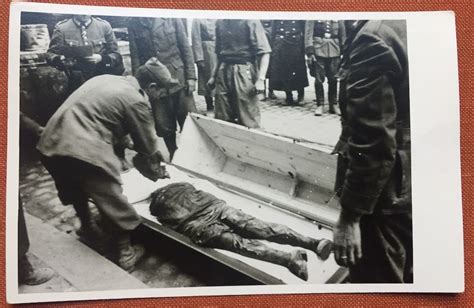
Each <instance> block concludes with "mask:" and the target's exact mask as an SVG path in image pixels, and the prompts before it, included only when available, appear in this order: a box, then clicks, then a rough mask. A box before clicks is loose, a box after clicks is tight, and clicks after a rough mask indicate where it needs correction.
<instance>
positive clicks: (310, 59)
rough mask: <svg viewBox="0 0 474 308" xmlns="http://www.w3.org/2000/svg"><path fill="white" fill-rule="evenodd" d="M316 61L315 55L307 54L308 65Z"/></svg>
mask: <svg viewBox="0 0 474 308" xmlns="http://www.w3.org/2000/svg"><path fill="white" fill-rule="evenodd" d="M316 62H318V61H317V60H316V56H315V55H310V56H308V65H313V64H314V63H316Z"/></svg>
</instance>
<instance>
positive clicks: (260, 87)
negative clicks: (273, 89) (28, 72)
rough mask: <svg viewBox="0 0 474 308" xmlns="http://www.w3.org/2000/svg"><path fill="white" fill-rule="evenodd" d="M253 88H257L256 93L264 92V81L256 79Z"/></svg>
mask: <svg viewBox="0 0 474 308" xmlns="http://www.w3.org/2000/svg"><path fill="white" fill-rule="evenodd" d="M255 90H257V94H262V93H265V81H264V80H262V79H258V80H257V82H255Z"/></svg>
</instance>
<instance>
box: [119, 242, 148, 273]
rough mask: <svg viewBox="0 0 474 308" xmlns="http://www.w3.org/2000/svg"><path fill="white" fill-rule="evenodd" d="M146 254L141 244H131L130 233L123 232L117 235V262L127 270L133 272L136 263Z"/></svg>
mask: <svg viewBox="0 0 474 308" xmlns="http://www.w3.org/2000/svg"><path fill="white" fill-rule="evenodd" d="M144 255H145V248H144V247H143V246H141V245H133V246H132V245H131V243H130V235H129V234H128V233H126V234H121V235H119V236H118V237H117V256H116V260H115V261H116V263H117V265H118V266H120V267H121V268H122V269H124V270H126V271H127V272H133V271H134V270H135V265H136V264H137V263H138V262H139V261H140V260H141V259H142V257H143V256H144Z"/></svg>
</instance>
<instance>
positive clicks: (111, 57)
mask: <svg viewBox="0 0 474 308" xmlns="http://www.w3.org/2000/svg"><path fill="white" fill-rule="evenodd" d="M85 30H86V31H85V33H84V34H83V33H82V30H81V25H80V24H79V23H78V22H77V21H76V20H75V19H74V18H70V19H66V20H64V21H60V22H58V23H57V24H56V26H55V28H54V31H53V35H52V37H51V42H50V44H49V49H48V61H49V62H50V63H54V59H55V58H56V57H58V56H61V55H67V53H68V50H70V49H73V48H74V47H80V46H86V45H90V46H92V52H93V53H96V54H100V55H101V56H102V61H101V62H100V63H98V64H91V63H87V62H84V61H81V59H80V58H77V59H74V60H75V61H74V62H73V65H72V67H71V68H70V69H71V70H77V71H82V72H85V73H87V74H88V76H85V77H86V78H90V77H93V76H96V75H100V74H116V75H120V74H122V73H123V70H124V68H123V62H122V56H121V55H120V53H119V50H118V46H117V40H116V38H115V34H114V32H113V30H112V27H111V26H110V24H109V23H108V22H107V21H105V20H103V19H100V18H97V17H91V21H90V23H88V24H86V25H85Z"/></svg>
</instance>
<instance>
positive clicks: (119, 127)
mask: <svg viewBox="0 0 474 308" xmlns="http://www.w3.org/2000/svg"><path fill="white" fill-rule="evenodd" d="M142 93H143V92H141V90H140V87H139V85H138V82H137V81H136V79H135V78H133V77H121V76H113V75H101V76H98V77H94V78H92V79H90V80H89V81H87V82H86V83H84V85H83V86H81V87H80V88H79V89H77V90H76V91H75V92H74V93H73V94H71V96H70V97H69V98H68V99H67V100H66V102H65V103H64V104H63V105H62V106H61V107H60V108H59V109H58V111H57V112H56V113H55V114H54V115H53V117H52V118H51V119H50V120H49V122H48V124H47V125H46V127H45V130H44V132H43V135H42V137H41V140H40V142H39V144H38V150H39V151H40V152H41V153H42V154H43V155H45V156H50V157H51V156H68V157H73V158H76V159H79V160H82V161H85V162H87V163H90V164H92V165H95V166H98V167H100V168H102V169H104V170H105V171H106V172H108V173H109V174H111V175H112V176H114V177H116V178H119V177H120V168H121V164H120V162H119V160H118V158H117V157H116V156H115V154H114V151H113V145H114V144H115V143H117V141H118V140H119V139H120V138H121V137H123V136H125V135H126V134H128V133H131V134H132V138H133V134H134V133H135V134H136V131H137V130H138V129H137V123H136V122H137V116H138V118H139V120H140V121H142V122H141V123H139V125H140V126H143V127H144V128H145V132H146V131H149V132H150V133H149V134H151V132H153V130H154V127H153V120H152V118H151V107H150V106H149V103H148V98H147V97H146V95H145V94H144V93H143V94H142ZM147 127H148V129H146V128H147ZM141 137H142V138H147V136H146V135H145V136H141ZM153 137H154V138H150V140H149V142H150V145H149V146H148V147H149V148H156V137H155V136H153ZM150 154H151V153H150Z"/></svg>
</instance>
